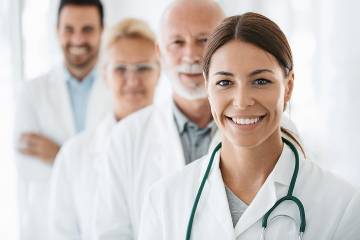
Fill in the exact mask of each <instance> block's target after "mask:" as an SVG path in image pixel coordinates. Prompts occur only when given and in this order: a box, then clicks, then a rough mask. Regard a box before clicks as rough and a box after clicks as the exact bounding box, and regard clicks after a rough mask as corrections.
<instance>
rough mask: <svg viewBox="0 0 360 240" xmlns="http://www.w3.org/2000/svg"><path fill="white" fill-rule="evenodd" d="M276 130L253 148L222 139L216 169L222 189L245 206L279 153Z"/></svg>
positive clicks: (271, 168)
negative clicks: (218, 172) (218, 165)
mask: <svg viewBox="0 0 360 240" xmlns="http://www.w3.org/2000/svg"><path fill="white" fill-rule="evenodd" d="M282 148H283V144H282V141H281V133H280V130H278V131H276V132H274V133H273V134H272V135H271V136H270V137H269V138H268V139H267V140H265V141H264V142H263V143H261V144H260V145H258V146H255V147H251V148H248V147H239V146H234V144H232V143H230V142H229V141H227V140H226V139H225V138H224V140H223V146H222V149H221V162H220V169H221V173H222V176H223V180H224V183H225V185H226V186H228V187H229V188H230V189H231V191H232V192H233V193H234V194H236V195H237V196H238V197H239V198H240V199H242V200H243V201H244V202H245V203H247V204H249V203H251V201H252V200H253V198H254V197H255V196H256V194H257V192H258V191H259V189H260V188H261V186H262V185H263V184H264V182H265V181H266V179H267V177H268V176H269V174H270V173H271V171H272V170H273V169H274V167H275V165H276V163H277V161H278V159H279V157H280V155H281V152H282Z"/></svg>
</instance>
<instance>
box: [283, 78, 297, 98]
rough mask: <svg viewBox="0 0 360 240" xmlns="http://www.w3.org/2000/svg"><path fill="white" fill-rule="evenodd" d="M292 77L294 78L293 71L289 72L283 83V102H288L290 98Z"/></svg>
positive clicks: (292, 87) (292, 84)
mask: <svg viewBox="0 0 360 240" xmlns="http://www.w3.org/2000/svg"><path fill="white" fill-rule="evenodd" d="M294 78H295V76H294V72H293V71H291V72H289V74H288V77H287V80H286V83H285V95H284V102H285V104H286V103H288V102H289V101H290V99H291V96H292V92H293V89H294Z"/></svg>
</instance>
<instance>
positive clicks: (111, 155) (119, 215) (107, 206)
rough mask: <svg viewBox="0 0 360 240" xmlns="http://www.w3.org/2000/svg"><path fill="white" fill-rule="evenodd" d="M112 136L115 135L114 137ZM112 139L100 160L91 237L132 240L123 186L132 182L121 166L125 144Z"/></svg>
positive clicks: (126, 199)
mask: <svg viewBox="0 0 360 240" xmlns="http://www.w3.org/2000/svg"><path fill="white" fill-rule="evenodd" d="M113 135H114V134H113ZM117 140H118V139H114V137H112V138H111V142H110V146H109V148H108V150H107V151H105V152H107V153H106V154H104V155H103V156H102V157H103V159H101V160H100V161H101V163H102V165H101V166H102V167H101V170H100V171H99V179H98V187H97V191H96V197H95V209H94V221H93V223H94V224H95V226H94V230H95V233H94V235H95V236H94V237H95V239H97V240H115V239H116V240H132V239H134V238H135V237H134V236H133V230H132V226H131V219H130V214H129V211H130V210H129V207H128V206H129V205H128V198H127V197H129V195H126V192H127V190H126V187H130V186H129V185H130V184H131V183H130V182H131V180H130V179H129V178H128V177H127V171H125V168H124V166H123V163H124V161H123V159H124V158H126V157H127V156H126V155H124V154H123V153H124V152H125V151H124V149H126V147H127V145H126V143H124V144H122V143H118V142H117Z"/></svg>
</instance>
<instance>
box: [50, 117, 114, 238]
mask: <svg viewBox="0 0 360 240" xmlns="http://www.w3.org/2000/svg"><path fill="white" fill-rule="evenodd" d="M115 124H116V120H115V117H114V115H113V114H109V115H108V116H107V117H105V119H104V120H103V121H102V122H101V124H100V125H99V126H98V127H97V128H96V129H93V130H90V131H85V132H84V133H81V134H79V135H76V136H75V137H73V138H71V139H70V140H69V141H67V142H66V143H65V144H64V146H63V147H62V148H61V151H60V152H59V154H58V156H57V158H56V162H55V165H54V169H53V173H52V178H51V190H50V204H49V205H50V219H49V224H50V226H49V229H50V237H49V239H51V240H68V239H84V240H87V239H90V237H91V235H92V234H91V232H92V225H91V219H92V211H93V203H94V197H95V187H96V185H97V174H98V168H99V164H101V159H102V158H100V157H99V156H100V155H101V154H102V153H103V151H105V149H106V148H107V146H108V143H109V141H110V134H111V129H112V128H113V126H115Z"/></svg>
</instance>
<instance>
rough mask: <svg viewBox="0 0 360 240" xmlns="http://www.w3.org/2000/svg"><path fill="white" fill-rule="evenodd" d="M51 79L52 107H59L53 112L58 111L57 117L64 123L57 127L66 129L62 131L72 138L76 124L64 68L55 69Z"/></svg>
mask: <svg viewBox="0 0 360 240" xmlns="http://www.w3.org/2000/svg"><path fill="white" fill-rule="evenodd" d="M51 78H52V79H51V80H50V81H49V84H50V86H49V89H50V91H49V93H50V97H49V99H51V102H52V104H51V106H58V107H55V108H54V109H53V111H56V113H55V116H57V120H58V121H59V122H60V121H61V122H63V124H60V123H56V125H58V126H63V127H64V129H63V130H62V131H65V132H67V133H68V134H66V135H67V136H72V135H74V134H75V123H74V116H73V112H72V107H71V103H70V95H69V91H68V89H67V86H66V80H65V75H64V66H58V67H57V68H55V69H54V72H53V74H51Z"/></svg>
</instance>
